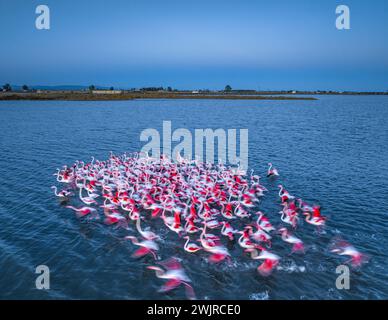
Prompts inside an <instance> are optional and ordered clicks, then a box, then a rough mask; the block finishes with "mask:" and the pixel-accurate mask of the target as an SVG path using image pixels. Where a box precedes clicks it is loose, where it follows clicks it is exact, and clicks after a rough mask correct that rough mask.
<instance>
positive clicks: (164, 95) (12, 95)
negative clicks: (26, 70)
mask: <svg viewBox="0 0 388 320" xmlns="http://www.w3.org/2000/svg"><path fill="white" fill-rule="evenodd" d="M133 99H224V100H317V98H314V97H308V96H303V97H300V96H290V95H276V96H274V95H252V94H233V93H225V94H222V93H221V94H211V93H209V94H203V93H189V92H120V93H117V94H116V93H93V92H87V91H86V92H83V91H82V92H80V91H77V92H75V91H68V92H66V91H60V92H58V91H47V92H43V93H42V92H1V93H0V100H68V101H107V100H133Z"/></svg>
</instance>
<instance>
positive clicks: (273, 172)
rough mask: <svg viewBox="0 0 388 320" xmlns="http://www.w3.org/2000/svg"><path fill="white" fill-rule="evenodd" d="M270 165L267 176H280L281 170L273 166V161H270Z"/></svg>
mask: <svg viewBox="0 0 388 320" xmlns="http://www.w3.org/2000/svg"><path fill="white" fill-rule="evenodd" d="M268 165H269V168H268V171H267V177H278V176H279V172H278V170H277V169H276V168H273V165H272V163H271V162H270V163H268Z"/></svg>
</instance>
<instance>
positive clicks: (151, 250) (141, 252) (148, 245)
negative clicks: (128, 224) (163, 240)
mask: <svg viewBox="0 0 388 320" xmlns="http://www.w3.org/2000/svg"><path fill="white" fill-rule="evenodd" d="M125 239H128V240H131V241H132V243H133V244H134V245H136V246H139V247H141V248H140V249H137V250H136V251H135V253H134V254H133V255H132V256H133V257H136V258H139V257H143V256H145V255H146V254H152V256H153V257H154V259H155V260H157V257H156V253H155V251H158V250H159V246H158V244H157V243H156V242H155V241H152V240H144V241H141V242H139V241H138V240H137V238H136V237H133V236H127V237H125Z"/></svg>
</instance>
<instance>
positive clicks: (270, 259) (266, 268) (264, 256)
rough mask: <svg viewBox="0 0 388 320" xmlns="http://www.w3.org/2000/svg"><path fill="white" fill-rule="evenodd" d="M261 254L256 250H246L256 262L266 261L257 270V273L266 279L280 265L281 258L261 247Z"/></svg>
mask: <svg viewBox="0 0 388 320" xmlns="http://www.w3.org/2000/svg"><path fill="white" fill-rule="evenodd" d="M260 249H261V252H260V254H259V253H258V251H257V250H256V249H246V250H245V251H246V252H250V253H251V258H252V259H254V260H264V262H263V263H262V264H261V265H260V266H259V267H258V268H257V271H258V272H259V273H260V274H261V275H262V276H264V277H267V276H269V275H270V274H271V273H272V271H273V269H274V268H275V267H276V266H277V265H278V263H279V260H280V257H279V256H278V255H276V254H274V253H271V252H269V251H267V250H265V249H264V248H262V247H260Z"/></svg>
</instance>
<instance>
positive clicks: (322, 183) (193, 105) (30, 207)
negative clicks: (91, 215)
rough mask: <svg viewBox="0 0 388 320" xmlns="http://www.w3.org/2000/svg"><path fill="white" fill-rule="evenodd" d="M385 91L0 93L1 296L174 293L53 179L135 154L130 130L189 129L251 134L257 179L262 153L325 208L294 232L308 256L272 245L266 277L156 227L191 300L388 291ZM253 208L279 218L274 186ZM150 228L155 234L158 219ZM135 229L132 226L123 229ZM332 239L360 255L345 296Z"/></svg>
mask: <svg viewBox="0 0 388 320" xmlns="http://www.w3.org/2000/svg"><path fill="white" fill-rule="evenodd" d="M387 119H388V97H384V96H372V97H371V96H320V97H319V100H318V101H243V100H241V101H239V100H233V101H227V100H147V101H141V100H135V101H103V102H91V101H88V102H75V101H74V102H71V101H0V130H1V134H0V151H1V158H0V177H1V179H0V181H1V183H0V194H1V197H0V225H1V228H0V267H1V270H2V272H1V273H0V298H2V299H183V298H185V295H184V291H183V289H177V290H175V291H173V292H170V293H169V294H161V293H158V292H157V289H158V288H159V287H160V286H161V285H162V281H160V280H159V279H156V278H155V276H154V274H153V273H152V272H151V271H150V270H147V269H146V268H145V266H147V265H150V264H152V260H149V259H148V258H145V259H142V260H135V259H133V258H131V253H132V252H133V250H134V249H135V248H134V247H133V246H132V245H131V244H130V243H129V242H127V241H124V240H123V238H124V236H125V235H126V232H125V231H124V230H117V229H115V228H111V227H108V226H105V225H103V224H102V223H99V222H88V221H84V220H79V219H77V218H76V217H75V215H74V214H73V212H72V211H71V210H68V209H65V208H64V207H62V206H60V205H59V204H58V202H57V199H56V198H55V196H53V194H52V190H51V189H50V186H51V185H53V184H54V183H55V177H54V176H53V175H52V174H53V173H54V172H55V169H56V168H59V167H61V166H62V165H64V164H72V163H73V162H74V161H75V160H77V159H78V160H84V161H89V160H90V157H91V156H92V155H93V156H95V157H97V158H99V159H105V158H107V157H108V154H109V151H111V150H112V151H113V152H115V153H119V154H121V153H123V152H125V151H137V150H139V149H140V148H141V147H142V146H143V144H144V143H143V142H140V141H139V135H140V132H141V131H142V130H144V129H146V128H156V129H158V130H161V128H162V121H163V120H170V121H172V126H173V130H174V129H176V128H181V127H182V128H187V129H189V130H191V131H192V132H194V129H196V128H212V129H217V128H224V129H231V128H237V129H240V128H248V129H249V164H250V166H251V167H252V168H254V169H255V170H256V173H257V174H260V175H262V176H264V173H265V170H266V164H267V162H268V161H272V162H273V163H274V164H276V166H277V168H278V169H279V171H280V173H281V178H280V179H279V181H278V182H282V183H284V184H285V185H286V187H287V189H288V190H289V191H290V192H291V193H292V194H295V195H296V196H298V197H302V198H303V199H305V200H306V201H311V202H316V203H319V204H320V205H321V206H322V208H323V214H325V215H327V216H328V219H329V220H328V223H327V228H326V232H325V233H324V234H317V233H316V232H315V231H314V229H313V228H312V227H311V226H310V225H306V224H304V225H303V226H301V227H300V228H298V230H297V231H296V235H297V236H298V237H301V238H302V239H303V240H304V241H305V243H306V246H307V252H306V254H305V255H304V256H300V255H288V253H289V246H287V245H284V244H283V243H282V241H280V240H279V239H277V240H276V241H274V246H273V250H274V251H275V252H276V253H278V254H279V255H281V256H282V258H283V259H282V262H281V264H280V266H281V270H277V271H276V272H275V273H274V274H273V275H272V276H270V277H268V278H262V277H261V276H260V275H259V274H258V273H257V272H256V267H257V263H256V262H255V261H253V260H250V259H249V258H248V257H246V256H244V255H242V254H241V250H240V249H239V248H236V245H234V246H233V245H232V246H231V247H230V249H231V251H232V252H233V256H234V257H235V259H234V260H233V261H234V262H233V264H231V265H228V264H226V263H224V264H221V265H219V266H215V265H209V264H208V263H207V262H206V261H205V259H204V257H205V255H206V254H204V253H200V254H198V255H191V256H189V255H188V254H185V253H184V252H183V249H182V247H183V241H182V239H180V240H179V239H178V238H177V237H176V236H175V234H166V237H165V240H164V243H162V244H161V247H162V250H161V255H162V256H163V258H167V257H169V256H172V255H175V256H179V257H182V258H183V265H184V267H185V268H186V271H187V274H188V275H189V277H190V278H191V279H192V280H193V283H194V289H195V292H196V294H197V297H198V298H201V299H262V298H265V299H266V298H269V299H387V298H388V289H387V288H388V277H387V267H386V266H387V262H388V260H387V250H386V248H387V246H388V241H387V236H386V233H387V231H388V222H387V215H388V192H387V190H388V188H387V187H388V183H387V181H388V170H387V169H388V168H387V167H388V165H387V164H388V161H387V159H388V150H387V142H388V126H387V123H386V122H387ZM262 182H263V184H264V185H265V186H266V187H267V188H268V189H269V190H270V192H269V193H268V194H267V196H266V197H265V199H264V200H263V202H262V204H261V206H260V207H261V209H263V210H264V211H265V212H266V213H267V215H268V217H269V218H270V220H271V222H272V223H273V224H274V225H276V226H279V225H280V220H279V215H278V213H277V212H278V211H279V204H278V202H277V194H276V192H277V187H276V186H277V184H278V182H275V183H274V182H270V181H268V180H267V179H266V178H263V181H262ZM154 228H155V229H156V230H159V229H158V228H161V229H163V228H162V227H161V226H160V225H157V224H156V225H155V226H154ZM132 232H133V233H136V231H132ZM335 236H341V237H342V238H344V239H346V240H347V241H350V242H351V243H352V244H354V246H355V247H356V248H358V249H359V250H360V251H361V252H363V253H365V254H367V255H368V256H369V257H370V261H369V263H368V264H366V265H364V266H363V267H362V268H361V270H355V271H352V272H351V288H350V290H337V289H336V287H335V280H336V277H337V276H338V275H337V274H336V273H335V268H336V267H337V266H338V265H339V264H340V263H341V262H343V261H344V260H345V259H342V257H338V256H334V255H332V254H331V253H330V252H329V250H328V245H329V242H330V240H331V239H332V238H333V237H335ZM41 264H45V265H47V266H49V268H50V271H51V279H50V280H51V289H50V290H46V291H40V290H37V289H35V278H36V276H37V275H36V274H35V267H36V266H37V265H41Z"/></svg>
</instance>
